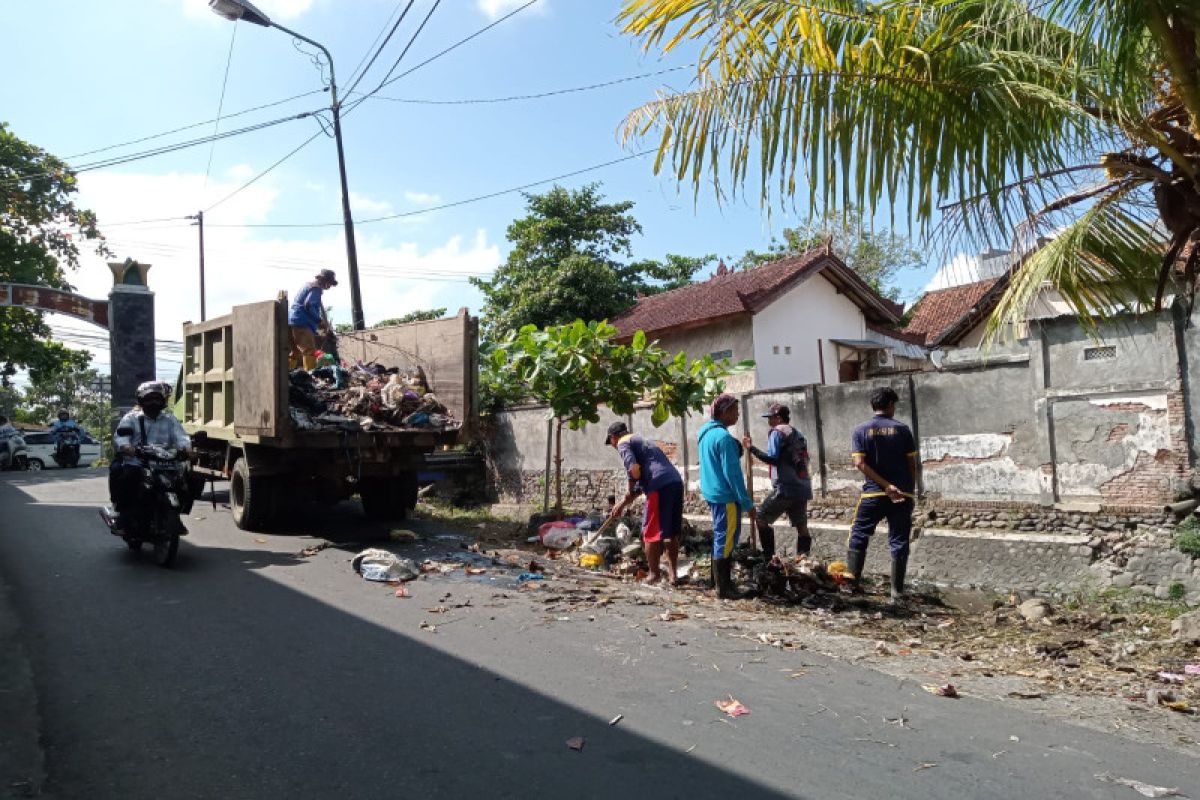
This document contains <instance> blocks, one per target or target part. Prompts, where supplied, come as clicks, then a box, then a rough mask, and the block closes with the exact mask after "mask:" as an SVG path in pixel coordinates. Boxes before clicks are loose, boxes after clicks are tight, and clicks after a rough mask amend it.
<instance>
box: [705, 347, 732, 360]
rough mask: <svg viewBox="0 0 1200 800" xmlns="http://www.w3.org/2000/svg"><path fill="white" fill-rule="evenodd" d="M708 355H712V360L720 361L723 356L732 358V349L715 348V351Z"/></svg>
mask: <svg viewBox="0 0 1200 800" xmlns="http://www.w3.org/2000/svg"><path fill="white" fill-rule="evenodd" d="M709 356H711V357H712V360H713V361H720V360H721V359H723V358H728V359H732V358H733V351H732V350H717V351H716V352H713V353H709Z"/></svg>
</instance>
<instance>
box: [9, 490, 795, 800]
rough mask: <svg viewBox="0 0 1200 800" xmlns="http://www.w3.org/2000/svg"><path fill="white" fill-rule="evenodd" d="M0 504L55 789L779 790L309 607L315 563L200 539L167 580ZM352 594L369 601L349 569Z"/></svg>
mask: <svg viewBox="0 0 1200 800" xmlns="http://www.w3.org/2000/svg"><path fill="white" fill-rule="evenodd" d="M38 481H39V482H42V481H44V479H43V478H41V477H40V476H39V478H38ZM0 493H2V494H3V503H4V505H5V506H6V507H7V509H8V510H7V511H6V514H8V515H9V518H10V519H11V520H13V521H14V522H15V523H16V525H17V527H16V528H9V530H8V532H7V533H6V534H0V562H3V563H5V564H7V567H6V568H5V573H6V574H7V575H8V577H9V579H10V580H11V582H12V583H13V584H14V585H15V587H16V595H17V596H18V598H19V610H20V611H21V612H22V614H23V616H24V619H25V627H26V630H27V631H28V635H29V639H30V642H31V646H30V649H31V651H32V654H33V660H34V668H35V672H36V673H37V681H38V684H39V689H40V692H41V703H42V709H41V710H42V716H43V718H44V720H45V723H44V724H45V727H46V731H45V736H44V743H45V746H46V748H47V764H48V770H49V775H50V781H49V789H50V791H51V793H58V794H60V795H61V796H64V797H66V796H88V797H89V798H122V800H130V798H162V797H171V798H190V797H196V798H212V797H224V798H265V797H317V798H326V797H329V798H332V797H337V798H358V797H363V798H367V797H370V798H380V797H400V796H412V795H415V796H429V797H467V796H471V797H487V798H492V797H520V798H530V797H554V796H557V797H604V798H610V797H611V798H626V797H630V796H644V795H653V796H655V797H687V798H699V797H715V796H723V797H750V796H753V797H760V798H762V797H776V796H782V795H778V794H776V793H775V792H773V791H772V790H771V789H769V788H766V787H764V786H762V785H759V784H757V783H754V782H751V781H749V780H746V779H745V778H743V777H741V776H738V775H736V774H733V773H732V772H729V771H727V770H725V769H723V768H721V767H719V766H716V765H714V764H713V763H710V762H708V761H704V760H701V759H700V758H697V757H695V756H691V755H687V754H685V753H684V752H682V748H678V747H670V746H666V745H664V744H662V743H660V742H657V741H654V740H651V739H648V738H645V737H643V736H640V735H637V734H635V733H632V732H630V731H629V730H628V729H623V728H622V727H620V726H615V727H614V726H610V725H609V724H608V720H607V719H600V718H597V717H596V716H594V715H591V714H588V713H585V712H583V711H581V710H579V709H578V708H575V707H572V706H571V705H569V704H568V703H565V702H561V701H560V700H558V699H556V698H554V697H550V696H547V695H545V694H542V693H540V692H538V691H535V690H532V689H530V688H528V687H526V686H523V685H520V684H518V683H515V682H513V681H510V680H508V679H506V678H505V677H502V676H501V675H499V674H496V673H494V672H490V671H488V670H486V669H483V668H481V667H479V666H477V665H476V664H473V663H471V662H470V661H469V660H468V659H469V658H470V654H469V653H459V654H457V655H450V654H448V653H446V652H444V651H442V650H440V649H437V648H436V647H433V646H431V645H430V644H426V643H424V642H421V641H418V640H416V639H414V638H413V637H414V636H416V637H421V636H429V635H430V634H426V633H423V632H417V631H414V633H413V635H412V636H410V635H407V634H402V633H398V632H395V631H393V630H389V629H388V628H385V627H383V626H381V625H378V624H375V623H374V622H371V621H370V620H368V619H364V618H363V617H361V616H357V615H355V614H351V613H347V612H345V611H343V610H341V609H339V608H338V607H335V606H334V605H331V604H329V603H326V602H324V601H322V600H319V599H316V598H314V597H312V596H310V595H309V594H307V593H306V586H305V583H304V578H305V570H304V569H303V567H304V565H305V563H306V562H305V560H304V559H298V558H295V557H293V556H284V555H280V554H277V553H271V552H266V551H255V550H253V549H250V548H247V549H234V548H224V547H210V546H207V545H205V546H201V547H197V546H195V545H193V544H192V543H189V544H188V545H187V546H186V548H185V549H184V550H183V551H182V552H181V553H180V561H179V566H178V569H176V570H163V569H159V568H157V567H155V566H153V564H152V563H150V561H149V559H146V558H142V559H139V558H138V557H137V556H135V555H134V554H132V553H130V552H128V551H126V550H123V549H121V548H119V547H118V546H116V545H119V544H120V543H119V542H116V541H114V540H113V539H112V537H110V536H108V535H107V534H105V533H104V532H103V531H102V530H101V529H100V528H99V527H98V525H99V520H98V519H93V517H94V516H95V512H94V511H92V510H89V509H87V508H82V507H70V506H62V505H54V504H50V505H43V506H39V505H37V504H36V502H35V501H32V500H30V501H29V502H25V503H22V502H20V497H21V495H20V494H18V493H15V492H13V491H11V487H4V486H0ZM198 508H199V506H198ZM343 514H344V509H343ZM13 530H21V531H22V532H23V534H24V535H12V531H13ZM281 566H286V567H289V569H286V570H275V569H271V570H269V571H268V572H267V573H264V572H262V570H264V569H267V568H274V567H281ZM347 586H348V587H349V588H348V589H347V596H348V597H349V596H350V593H354V594H356V595H358V597H357V599H359V600H361V599H362V595H361V592H363V591H364V588H365V587H364V585H362V584H361V583H359V582H357V580H356V579H354V578H353V576H352V575H348V577H347ZM337 591H338V592H340V591H341V590H340V588H339V589H337ZM385 612H386V609H385ZM385 612H384V613H385ZM449 641H450V640H448V639H439V640H438V642H439V643H440V644H448V642H449ZM458 645H459V646H460V647H465V646H466V645H465V644H463V639H461V638H460V639H459V640H458ZM511 647H513V648H521V647H523V643H522V641H520V640H519V639H517V640H514V641H512V642H511ZM596 663H605V662H596ZM594 667H595V664H570V663H564V661H563V660H561V659H558V660H556V659H555V658H554V654H547V653H538V652H530V653H529V669H530V670H531V674H536V672H537V671H538V670H539V669H543V668H545V669H554V670H577V671H578V672H579V675H580V678H581V680H580V690H581V692H583V691H585V690H586V683H587V682H586V674H587V670H588V669H590V668H594ZM627 678H628V680H629V681H636V680H637V675H636V674H633V673H631V674H629V675H628V676H627ZM572 737H583V738H584V740H585V742H586V744H585V746H584V749H583V751H582V752H576V751H574V750H572V749H569V748H568V747H567V745H566V741H567V740H568V739H571V738H572ZM77 792H83V794H75V793H77ZM792 796H796V795H792Z"/></svg>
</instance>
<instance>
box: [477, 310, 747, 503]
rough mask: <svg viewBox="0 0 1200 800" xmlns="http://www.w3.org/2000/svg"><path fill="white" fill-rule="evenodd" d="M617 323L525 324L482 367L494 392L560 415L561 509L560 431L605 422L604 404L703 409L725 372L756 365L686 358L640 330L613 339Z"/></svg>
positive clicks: (656, 415) (557, 476)
mask: <svg viewBox="0 0 1200 800" xmlns="http://www.w3.org/2000/svg"><path fill="white" fill-rule="evenodd" d="M616 334H617V329H616V328H614V327H613V326H612V325H609V324H608V323H607V322H589V323H586V324H585V323H584V322H582V321H581V320H575V322H574V323H572V324H570V325H559V326H550V327H547V328H545V329H543V330H539V329H538V328H536V327H534V326H533V325H526V326H525V327H523V328H521V329H520V330H519V331H517V332H515V333H513V334H511V335H510V336H509V337H508V338H506V339H505V340H504V341H503V342H501V343H499V344H497V345H495V346H494V347H493V348H492V349H491V351H490V353H489V354H488V357H487V361H486V362H485V363H484V368H483V376H482V381H483V383H484V384H485V385H486V386H488V387H490V388H489V391H490V392H491V393H492V397H493V398H495V397H503V398H507V399H509V400H512V399H517V398H529V399H533V400H537V401H540V402H543V403H546V404H548V405H549V406H550V415H551V417H552V418H553V419H554V420H555V422H556V425H555V459H554V496H555V508H556V509H557V510H559V511H562V430H563V428H564V427H568V428H571V429H572V430H578V429H579V428H582V427H583V426H584V425H587V424H588V423H593V424H594V423H597V422H599V421H600V406H607V407H608V408H609V409H611V410H612V411H613V413H615V414H631V413H633V408H634V405H635V404H636V403H639V402H648V403H650V404H652V409H653V410H652V411H651V422H652V423H653V424H654V426H655V427H658V426H659V425H662V424H663V423H664V422H666V421H667V420H668V419H669V418H670V417H671V416H682V415H684V414H686V413H687V412H688V411H689V410H694V411H702V410H703V408H704V405H705V403H706V402H707V401H708V400H710V399H711V398H712V397H714V396H715V395H717V394H719V393H720V392H722V391H724V388H725V383H724V378H725V377H726V376H728V375H730V374H732V373H734V372H740V371H742V370H745V369H750V368H752V367H753V362H743V363H742V364H739V365H737V366H736V367H731V366H730V365H729V363H728V362H725V361H722V362H715V361H713V359H712V358H711V357H710V356H705V357H704V358H702V359H697V360H695V361H688V358H687V354H686V353H677V354H676V355H674V356H671V355H670V354H668V353H667V352H666V351H664V350H663V349H662V348H661V347H659V346H658V343H657V342H647V341H646V334H645V333H643V332H642V331H638V332H637V333H635V334H634V336H633V340H632V341H631V342H630V343H629V344H617V343H616V342H615V341H613V339H614V337H615V336H616Z"/></svg>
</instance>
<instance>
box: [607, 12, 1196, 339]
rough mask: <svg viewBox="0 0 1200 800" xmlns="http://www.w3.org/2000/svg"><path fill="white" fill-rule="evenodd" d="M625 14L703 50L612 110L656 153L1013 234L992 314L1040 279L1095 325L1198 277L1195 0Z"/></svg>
mask: <svg viewBox="0 0 1200 800" xmlns="http://www.w3.org/2000/svg"><path fill="white" fill-rule="evenodd" d="M618 19H619V23H620V24H621V25H622V27H623V30H624V32H625V33H627V34H629V35H632V36H634V37H636V38H638V39H639V40H640V41H641V43H642V44H643V46H644V47H645V49H646V50H648V51H655V50H657V51H661V52H662V53H664V54H666V53H670V52H672V51H676V50H682V51H685V52H689V53H692V52H693V51H698V58H697V62H698V63H697V73H696V79H695V83H694V87H693V88H692V90H691V91H687V92H681V93H665V92H663V93H660V94H659V96H658V98H657V99H656V100H654V101H652V102H649V103H647V104H646V105H643V106H641V107H640V108H637V109H635V110H634V111H633V112H631V113H630V114H629V116H628V117H627V118H626V120H625V122H624V125H623V130H622V133H623V136H624V137H625V138H626V140H629V139H633V138H639V137H645V136H648V135H652V133H656V134H657V136H658V137H659V138H658V158H657V160H656V162H655V170H656V171H659V170H661V169H664V168H669V169H670V170H671V171H673V173H674V175H675V176H676V178H677V179H678V180H680V181H681V182H691V183H692V184H693V186H694V190H695V191H696V192H699V191H701V189H702V188H703V187H704V186H706V185H711V186H712V187H713V188H714V189H715V190H716V192H717V193H718V196H719V197H723V196H724V195H725V194H726V193H727V192H729V193H732V194H737V193H738V192H740V191H744V190H745V188H746V187H747V184H749V185H751V186H753V187H755V188H757V190H758V193H759V200H760V202H761V203H762V204H763V205H764V206H765V207H767V208H768V209H769V208H771V207H773V206H775V205H776V204H777V203H790V202H794V201H795V199H796V197H797V195H800V196H801V197H800V199H805V198H804V197H803V195H804V193H807V198H806V199H807V201H808V203H809V204H810V205H811V206H812V207H813V208H814V209H816V210H819V209H822V208H825V209H828V208H831V207H837V206H841V207H848V206H857V207H859V208H863V209H866V210H868V212H869V213H870V214H875V213H876V210H877V209H886V210H889V211H890V213H891V215H892V219H893V221H895V220H896V219H897V217H898V218H900V219H902V220H903V221H905V222H907V224H908V225H909V227H910V229H911V230H913V231H914V232H916V233H918V234H919V235H921V236H929V237H932V238H940V239H941V240H942V241H943V242H945V243H951V242H955V243H959V244H962V245H968V246H972V247H975V246H979V247H982V246H992V245H995V244H1000V243H1003V244H1005V245H1007V246H1011V247H1013V248H1014V250H1016V251H1017V252H1019V253H1023V254H1025V255H1027V257H1025V258H1023V259H1022V260H1021V261H1020V262H1019V264H1018V266H1016V267H1015V268H1014V273H1013V275H1012V276H1011V281H1010V285H1009V288H1008V290H1007V293H1006V295H1005V297H1004V300H1003V301H1002V303H1001V305H1000V306H999V308H998V309H997V312H996V314H995V315H994V316H993V319H992V323H991V330H992V332H993V333H995V332H998V331H1001V330H1003V329H1004V328H1003V325H1004V323H1006V322H1009V321H1014V320H1017V319H1020V318H1022V317H1023V315H1024V313H1025V311H1026V309H1027V307H1028V305H1029V304H1030V303H1031V302H1032V300H1033V299H1034V298H1035V297H1036V296H1037V294H1038V293H1039V292H1040V291H1041V290H1042V287H1043V286H1044V285H1046V284H1049V285H1050V286H1053V287H1054V288H1055V289H1057V290H1058V292H1059V293H1060V294H1061V295H1062V297H1063V299H1064V300H1066V301H1067V303H1068V304H1069V305H1070V306H1071V308H1072V310H1073V311H1074V312H1075V313H1076V314H1077V315H1078V316H1079V317H1080V319H1081V320H1084V321H1085V323H1086V324H1091V320H1092V315H1093V314H1096V315H1099V316H1101V317H1103V316H1106V315H1108V314H1111V313H1115V312H1117V311H1119V310H1122V309H1128V308H1135V307H1147V306H1149V305H1150V304H1151V303H1154V304H1155V305H1156V306H1157V305H1160V304H1161V302H1162V297H1163V293H1164V291H1165V289H1166V287H1167V286H1168V284H1169V282H1170V281H1171V279H1172V278H1173V277H1174V278H1177V279H1178V280H1179V281H1180V282H1181V283H1182V284H1183V285H1184V286H1186V287H1187V288H1189V289H1193V288H1194V286H1195V281H1196V277H1197V269H1198V267H1200V2H1197V0H1090V2H1089V1H1088V0H1034V2H1016V1H1015V0H884V1H883V2H865V1H864V0H624V6H623V8H622V11H621V13H620V16H619V18H618ZM1046 236H1049V237H1050V240H1049V243H1048V244H1045V245H1044V246H1042V247H1037V246H1036V243H1037V242H1038V240H1039V239H1040V238H1042V237H1046ZM1189 242H1190V243H1191V244H1190V245H1189ZM1188 296H1189V297H1190V296H1191V293H1190V292H1189V295H1188Z"/></svg>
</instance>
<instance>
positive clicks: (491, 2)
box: [478, 0, 549, 19]
mask: <svg viewBox="0 0 1200 800" xmlns="http://www.w3.org/2000/svg"><path fill="white" fill-rule="evenodd" d="M527 2H528V0H479V3H478V5H479V10H480V11H482V12H483V13H484V14H487V15H488V17H490V18H491V19H496V18H497V17H501V16H503V15H505V14H507V13H508V12H510V11H513V10H515V9H516V8H518V7H520V6H523V5H525V3H527ZM548 3H549V0H542V2H540V3H538V4H536V5H534V6H531V7H530V9H529V10H530V11H532V12H535V13H544V12H545V9H546V5H547V4H548Z"/></svg>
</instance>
